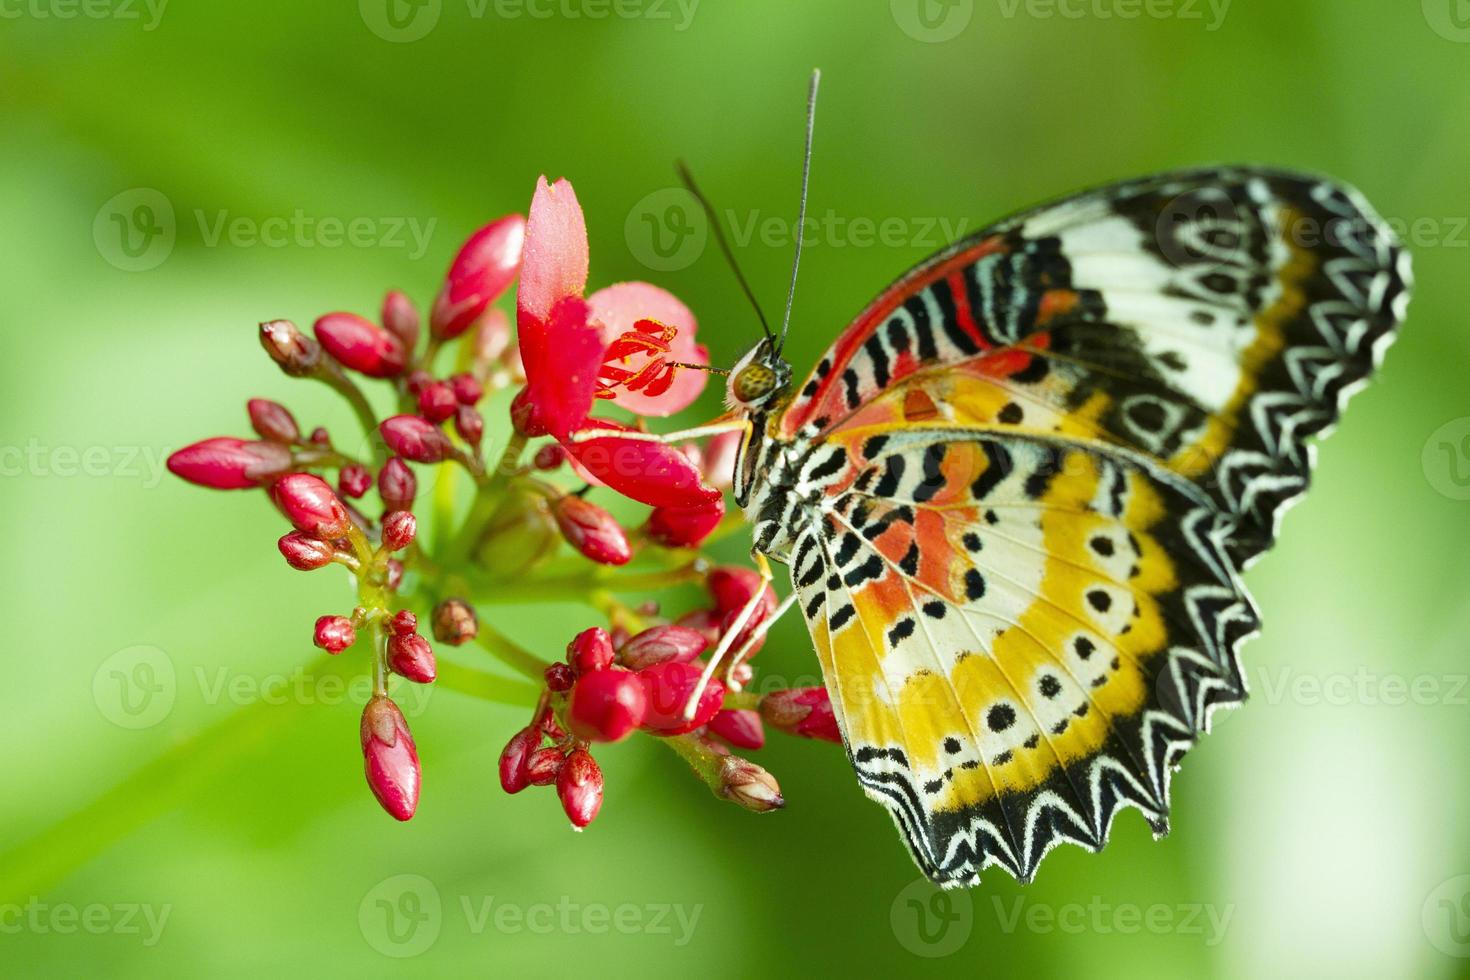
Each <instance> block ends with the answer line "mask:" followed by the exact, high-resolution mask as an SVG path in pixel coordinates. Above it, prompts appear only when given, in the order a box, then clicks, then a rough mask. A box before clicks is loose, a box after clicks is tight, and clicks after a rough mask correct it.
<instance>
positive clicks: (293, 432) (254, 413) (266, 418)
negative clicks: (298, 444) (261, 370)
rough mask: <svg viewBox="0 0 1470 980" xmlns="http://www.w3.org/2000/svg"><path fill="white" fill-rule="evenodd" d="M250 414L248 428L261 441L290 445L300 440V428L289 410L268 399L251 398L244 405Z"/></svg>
mask: <svg viewBox="0 0 1470 980" xmlns="http://www.w3.org/2000/svg"><path fill="white" fill-rule="evenodd" d="M245 410H246V411H248V412H249V413H250V427H251V428H252V429H254V430H255V431H256V433H257V434H258V435H259V436H260V437H261V438H262V439H268V440H270V441H271V442H282V443H286V444H287V445H290V444H291V443H293V442H295V441H296V440H298V439H300V438H301V427H300V426H298V425H297V424H296V419H295V417H294V416H292V414H291V412H290V410H289V409H287V408H286V406H285V405H282V404H280V403H279V402H273V401H271V400H270V399H269V398H252V399H250V400H249V401H248V402H246V403H245Z"/></svg>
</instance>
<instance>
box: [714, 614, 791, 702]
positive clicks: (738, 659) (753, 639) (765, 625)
mask: <svg viewBox="0 0 1470 980" xmlns="http://www.w3.org/2000/svg"><path fill="white" fill-rule="evenodd" d="M756 594H757V595H759V594H760V593H756ZM795 604H796V593H795V592H792V593H791V594H790V595H788V596H787V597H786V598H785V599H782V600H781V604H780V605H779V606H777V607H776V608H775V610H774V611H772V613H771V615H769V616H767V617H766V618H765V619H764V620H762V621H761V623H760V624H759V625H757V626H756V628H755V629H753V630H751V631H750V637H749V639H747V640H746V641H745V642H744V643H742V644H740V649H739V650H736V651H735V656H733V657H731V658H730V666H729V667H726V668H725V683H726V685H728V686H732V687H733V686H734V684H735V681H734V678H733V677H732V676H731V675H732V674H734V673H735V668H736V667H739V666H740V665H741V664H743V663H745V658H746V657H748V656H750V650H751V648H752V647H754V646H755V645H756V644H757V643H759V642H760V640H761V637H763V636H765V635H766V633H767V632H769V631H770V629H771V627H772V626H775V625H776V620H778V619H780V618H781V617H782V616H784V615H786V613H787V612H788V611H789V610H790V609H791V607H792V606H794V605H795Z"/></svg>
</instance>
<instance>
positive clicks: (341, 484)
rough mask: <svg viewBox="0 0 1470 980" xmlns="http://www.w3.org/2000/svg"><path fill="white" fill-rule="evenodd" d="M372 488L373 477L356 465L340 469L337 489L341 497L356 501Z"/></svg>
mask: <svg viewBox="0 0 1470 980" xmlns="http://www.w3.org/2000/svg"><path fill="white" fill-rule="evenodd" d="M372 488H373V475H372V474H371V473H369V472H368V471H367V470H366V469H364V468H363V467H361V466H358V465H357V464H356V463H353V464H351V465H348V466H344V467H342V469H341V471H340V472H338V474H337V489H338V490H340V491H341V492H342V494H343V496H347V497H352V498H354V499H356V498H358V497H361V496H362V495H363V494H365V493H367V492H368V491H369V490H371V489H372Z"/></svg>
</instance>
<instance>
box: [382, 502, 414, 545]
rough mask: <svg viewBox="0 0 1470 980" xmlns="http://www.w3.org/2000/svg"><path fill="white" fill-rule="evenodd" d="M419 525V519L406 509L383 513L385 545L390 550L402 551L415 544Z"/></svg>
mask: <svg viewBox="0 0 1470 980" xmlns="http://www.w3.org/2000/svg"><path fill="white" fill-rule="evenodd" d="M418 526H419V524H418V520H417V519H416V518H415V517H414V516H413V514H411V513H409V512H408V511H406V510H395V511H391V512H390V513H388V514H385V515H383V547H385V548H387V549H388V550H389V551H402V550H403V549H404V548H407V547H408V546H409V545H411V544H413V537H414V534H416V533H417V532H418Z"/></svg>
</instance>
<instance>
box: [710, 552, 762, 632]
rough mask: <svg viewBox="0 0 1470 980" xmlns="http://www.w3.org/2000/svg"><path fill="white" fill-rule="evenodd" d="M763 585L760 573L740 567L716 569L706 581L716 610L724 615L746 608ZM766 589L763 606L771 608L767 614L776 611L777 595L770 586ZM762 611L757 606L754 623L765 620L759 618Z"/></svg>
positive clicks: (725, 566) (726, 566)
mask: <svg viewBox="0 0 1470 980" xmlns="http://www.w3.org/2000/svg"><path fill="white" fill-rule="evenodd" d="M761 585H762V583H761V577H760V573H759V572H757V571H756V570H755V569H753V568H743V567H741V566H739V565H723V566H721V567H719V568H716V569H714V570H713V571H711V572H710V573H709V578H708V579H706V580H705V587H706V588H708V589H709V594H710V596H711V597H712V598H713V599H714V600H715V609H716V611H718V612H719V613H720V614H722V615H723V614H725V613H729V612H739V611H740V610H741V609H743V608H745V604H746V603H747V602H749V601H750V597H751V596H753V595H755V591H756V589H759V588H761ZM765 589H766V596H765V599H764V601H763V602H762V605H765V606H769V607H770V608H769V609H768V610H766V611H767V613H770V612H774V611H775V609H776V593H775V591H774V590H772V589H771V587H770V586H769V585H767V586H765ZM760 611H761V607H760V606H757V607H756V614H757V617H758V618H756V619H752V622H755V621H758V620H759V619H763V618H764V617H761V616H759V613H760Z"/></svg>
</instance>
